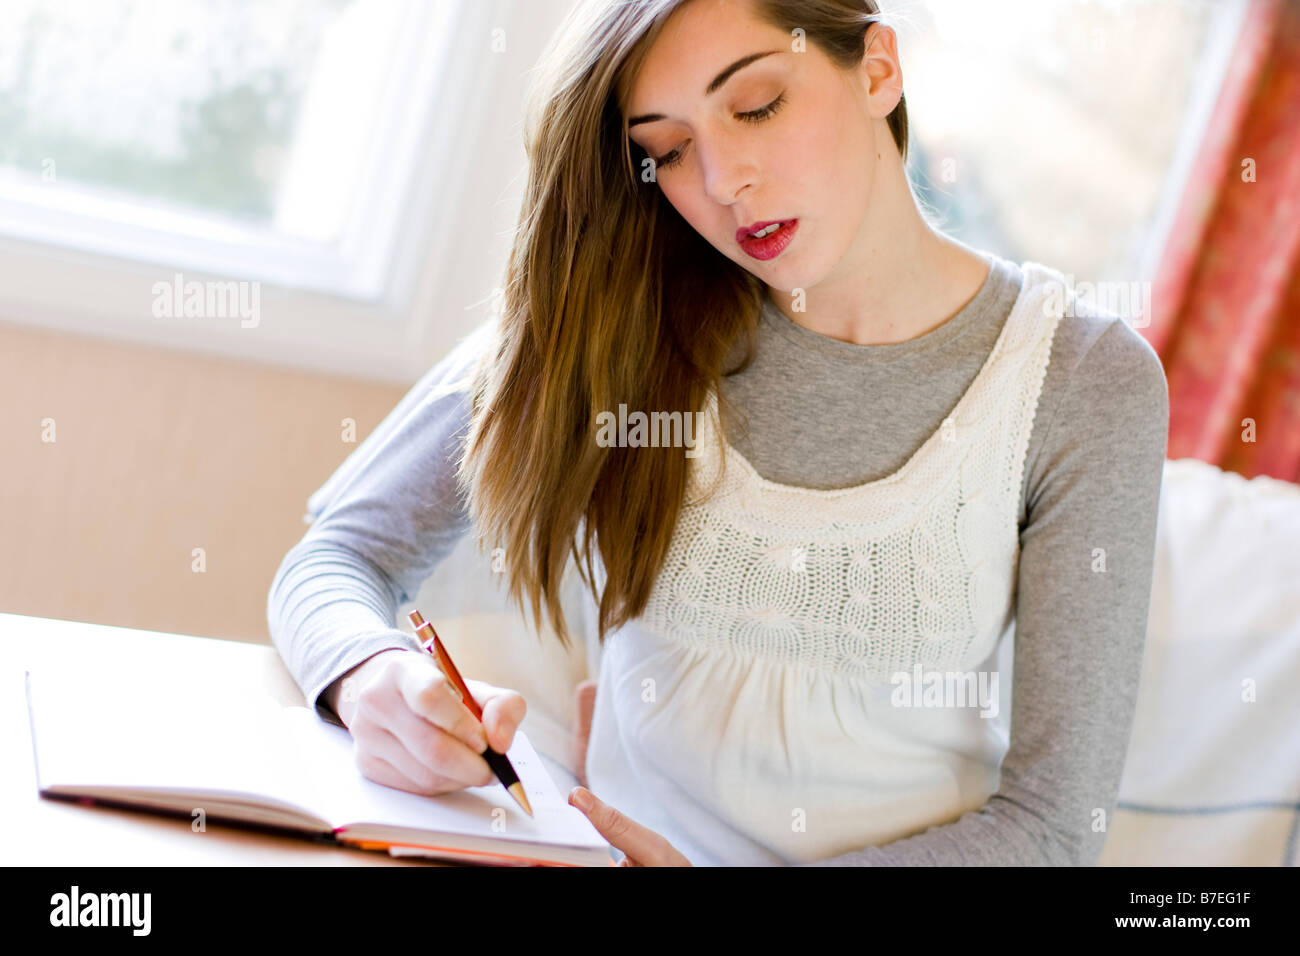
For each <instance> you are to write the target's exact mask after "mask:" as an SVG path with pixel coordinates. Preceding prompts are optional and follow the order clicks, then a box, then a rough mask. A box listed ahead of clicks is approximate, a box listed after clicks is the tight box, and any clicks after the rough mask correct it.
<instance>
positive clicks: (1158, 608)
mask: <svg viewBox="0 0 1300 956" xmlns="http://www.w3.org/2000/svg"><path fill="white" fill-rule="evenodd" d="M500 580H501V577H500V575H494V574H493V573H492V571H491V561H490V558H489V556H488V555H486V554H483V553H481V552H479V551H478V548H477V545H476V543H475V542H474V540H473V537H472V536H467V537H466V538H465V539H463V540H462V541H461V543H460V545H459V546H458V547H457V548H456V550H455V551H454V552H453V553H452V554H451V555H450V556H449V557H448V559H447V560H446V561H444V562H443V563H442V564H441V565H440V566H439V568H438V569H437V571H436V572H435V573H434V574H433V575H432V576H431V577H430V579H429V580H428V581H427V582H426V583H425V585H424V587H423V588H422V589H421V591H420V594H419V595H417V597H416V601H415V602H414V604H413V605H408V606H407V607H405V608H403V609H402V613H401V614H400V615H399V621H405V619H406V611H407V610H409V608H410V607H412V606H418V607H419V608H420V610H421V611H422V612H423V613H424V615H425V616H426V617H428V618H429V619H431V620H432V621H433V622H434V624H435V626H437V628H438V633H439V636H440V637H441V638H442V639H443V641H444V642H445V643H446V644H447V646H448V649H449V650H450V652H451V654H452V656H453V657H454V658H455V659H456V661H457V664H458V665H459V666H460V668H461V669H462V671H463V672H464V673H466V674H467V675H472V676H473V677H475V678H478V679H480V680H485V681H488V682H489V683H494V684H498V685H500V686H504V687H510V688H513V689H515V690H517V691H519V692H520V693H521V694H523V696H524V698H525V699H526V700H527V701H528V716H527V717H526V719H525V722H524V725H523V729H524V730H525V732H526V733H527V734H528V736H529V738H530V739H531V740H532V741H533V743H534V744H535V745H536V746H537V749H538V751H539V753H541V754H542V755H543V756H544V757H546V758H547V759H548V766H549V768H550V769H551V771H552V774H553V775H554V776H555V778H556V783H557V784H558V785H559V786H560V787H561V792H567V790H568V789H569V788H570V787H571V786H572V785H573V784H574V783H575V782H576V781H578V780H579V779H580V777H579V774H580V771H581V753H582V750H583V747H584V745H585V736H584V734H585V729H584V728H585V727H586V726H587V725H588V722H589V719H590V711H589V710H587V712H586V714H582V713H580V711H581V710H582V709H583V707H581V706H580V705H579V699H583V700H586V701H587V702H588V706H589V701H590V691H591V689H592V687H591V685H590V683H588V684H587V685H586V687H585V690H584V691H583V692H582V693H579V688H580V686H581V685H583V682H584V681H590V679H592V678H594V677H595V676H596V674H597V673H598V663H599V655H598V649H597V646H596V642H595V639H594V636H593V635H594V633H595V630H594V626H593V625H594V621H593V613H594V610H595V608H594V605H593V603H592V601H591V600H590V598H589V597H587V596H585V595H584V593H583V591H582V589H581V583H580V582H579V580H578V579H577V577H576V575H571V576H570V578H569V579H568V580H567V582H566V588H567V590H566V593H565V607H566V610H567V611H568V612H569V614H570V622H571V628H572V629H573V630H574V631H575V632H576V633H578V634H580V635H581V636H582V637H581V640H580V641H578V642H576V643H575V644H574V646H573V647H572V648H570V649H569V650H567V651H566V650H564V649H563V648H562V647H561V646H560V644H559V642H558V640H556V639H555V637H554V636H553V635H552V634H549V633H547V634H545V635H544V638H543V639H542V640H540V641H539V639H538V637H537V636H536V635H534V634H533V633H532V632H531V630H530V629H528V628H527V627H526V626H525V625H524V623H523V620H522V619H521V617H520V615H519V614H518V613H517V612H516V611H514V610H513V609H512V608H510V607H509V606H507V604H506V602H505V600H504V598H503V596H502V591H501V589H500V587H499V582H500ZM1148 628H1149V629H1148V635H1147V649H1146V657H1145V661H1144V664H1143V672H1142V682H1141V689H1140V692H1139V700H1138V708H1137V716H1136V719H1135V723H1134V729H1133V736H1132V741H1131V744H1130V749H1129V756H1128V761H1127V763H1126V766H1125V771H1124V776H1123V779H1122V782H1121V785H1120V796H1119V806H1118V808H1117V810H1116V813H1115V817H1114V819H1113V820H1112V821H1111V826H1110V833H1109V836H1108V838H1107V841H1106V844H1105V847H1104V849H1103V852H1102V857H1101V860H1100V863H1101V865H1125V866H1143V865H1192V864H1206V865H1265V866H1276V865H1291V866H1295V865H1297V863H1298V862H1300V859H1298V851H1297V839H1298V835H1297V829H1298V821H1300V485H1295V484H1291V483H1288V482H1283V481H1277V480H1274V479H1271V478H1255V479H1253V480H1250V481H1247V480H1246V479H1244V478H1242V477H1241V476H1239V475H1236V474H1234V473H1231V472H1224V471H1222V470H1220V469H1219V468H1216V467H1214V466H1212V465H1209V464H1206V463H1205V462H1201V461H1198V460H1195V459H1179V460H1174V461H1168V462H1166V463H1165V476H1164V486H1163V490H1162V493H1161V502H1160V516H1159V521H1158V525H1157V542H1156V561H1155V571H1154V576H1153V580H1152V596H1151V612H1150V617H1149V623H1148ZM1013 706H1014V703H1013Z"/></svg>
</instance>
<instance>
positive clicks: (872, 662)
mask: <svg viewBox="0 0 1300 956" xmlns="http://www.w3.org/2000/svg"><path fill="white" fill-rule="evenodd" d="M1013 94H1014V91H1008V95H1009V97H1010V96H1012V95H1013ZM525 136H526V146H527V151H528V156H529V161H530V164H529V172H528V177H529V178H528V187H527V191H526V196H525V200H524V208H523V212H522V215H521V219H520V228H519V231H518V234H517V237H516V239H515V245H514V249H513V252H512V255H511V258H510V262H509V269H508V275H507V281H506V283H505V284H504V290H505V295H504V300H503V303H502V308H501V314H500V316H499V317H498V318H497V319H496V320H495V321H494V322H493V323H490V324H488V325H485V326H484V327H483V328H481V329H480V330H479V334H477V335H475V336H473V337H471V338H470V339H467V340H465V342H463V343H462V345H461V346H460V347H458V348H457V349H456V350H455V351H454V352H453V353H452V354H451V355H450V356H448V358H447V359H445V360H444V361H443V362H442V363H440V364H439V366H438V367H437V368H435V369H434V370H433V372H432V373H431V374H430V375H429V376H426V378H425V380H424V381H422V382H421V383H420V385H419V386H417V388H416V389H415V390H414V391H413V393H412V395H413V396H414V395H417V394H418V395H420V396H423V400H422V401H420V403H419V404H418V405H416V404H415V403H414V402H410V403H409V405H408V407H407V408H406V409H405V410H403V412H402V415H401V419H400V422H399V423H398V424H397V426H396V428H395V430H390V431H389V432H388V433H386V434H384V435H383V436H382V437H380V438H376V439H375V440H373V441H368V442H367V445H370V446H371V447H369V448H365V447H363V448H362V449H359V450H358V452H357V454H356V455H355V456H354V458H355V459H356V460H355V461H354V462H353V463H352V470H351V472H350V473H349V476H348V479H347V481H346V482H345V483H343V487H341V488H340V489H338V490H337V492H336V493H335V494H334V496H333V500H331V501H330V502H328V503H327V506H326V507H325V508H324V511H323V513H322V514H321V516H320V517H319V518H318V520H317V522H316V524H315V525H314V526H313V528H312V529H311V531H309V532H308V534H307V535H306V536H305V537H304V539H303V542H301V543H300V544H299V545H298V546H296V548H295V549H294V550H293V551H292V552H290V555H289V556H287V557H286V560H285V563H284V564H283V565H282V567H281V569H280V572H279V574H278V575H277V579H276V582H275V584H274V585H273V587H272V594H271V603H270V609H269V610H270V620H271V626H272V633H273V636H274V638H275V640H276V644H277V646H279V647H280V649H281V652H282V654H283V655H284V657H285V660H286V661H287V662H288V664H289V667H290V669H291V671H292V672H293V673H294V675H295V677H296V678H297V679H298V681H299V683H300V685H302V687H303V689H304V693H306V694H307V696H308V699H310V700H313V701H318V702H319V703H320V705H321V706H322V707H324V706H328V707H331V708H333V709H334V710H336V711H337V713H338V715H339V718H340V719H341V720H342V721H343V722H344V723H345V724H346V725H347V726H348V727H349V729H350V730H351V732H352V734H353V737H354V739H355V741H356V747H357V758H358V763H359V765H360V767H361V768H362V770H363V772H365V773H366V774H367V775H368V776H370V777H372V778H374V779H376V780H379V781H381V782H383V783H387V784H389V785H391V786H395V787H401V788H403V789H407V790H413V791H416V792H423V793H438V792H443V791H445V790H447V789H453V788H455V787H460V786H465V785H472V784H483V783H487V782H490V780H491V777H490V775H489V773H488V771H487V765H486V763H485V762H484V761H483V760H482V758H481V757H480V756H478V755H479V754H480V753H481V752H482V750H483V746H484V739H485V738H483V737H482V735H481V731H479V730H478V728H477V727H475V726H474V724H473V721H472V720H471V719H469V718H468V713H467V712H466V711H465V710H464V708H463V707H461V706H460V705H459V704H458V703H457V701H456V700H455V698H454V697H453V696H452V695H451V694H450V693H449V692H448V690H447V688H446V686H445V684H444V683H443V682H442V681H441V680H440V678H439V677H438V675H437V673H436V671H434V669H433V668H431V667H430V666H429V661H428V660H427V656H426V655H423V654H422V652H420V651H419V648H418V645H416V644H414V642H413V640H412V639H411V637H410V636H409V635H407V634H405V632H402V631H399V630H396V629H395V628H393V626H392V623H393V615H394V611H395V609H396V606H397V605H398V603H400V602H403V601H406V600H408V599H409V597H410V596H411V595H413V594H414V593H415V592H416V591H417V590H418V588H419V586H420V583H421V582H422V581H423V580H424V578H425V577H426V576H427V574H428V572H429V570H430V569H431V568H432V567H433V566H434V565H435V564H436V563H437V561H438V560H440V559H441V557H442V555H444V554H445V553H446V552H447V551H448V550H449V549H450V546H451V542H452V541H454V540H455V539H456V537H457V536H458V535H460V534H463V533H466V532H467V531H469V530H470V529H474V530H475V532H476V533H477V534H478V535H479V536H480V540H481V542H483V543H485V544H487V545H489V546H491V547H499V548H501V549H502V551H501V552H500V553H501V554H504V556H505V563H506V566H507V571H508V577H509V584H510V594H511V595H512V596H513V597H514V598H515V599H516V600H518V602H519V603H520V606H521V608H522V607H523V605H524V604H525V603H528V604H529V605H530V606H531V609H532V613H533V616H534V618H535V619H537V620H540V619H541V617H542V615H543V610H545V613H546V616H548V617H549V618H550V620H551V621H552V623H553V625H554V627H555V630H556V633H557V634H558V635H559V637H560V638H561V639H562V640H567V637H568V630H567V626H566V624H565V621H564V614H563V611H562V608H561V605H560V582H561V579H562V577H563V575H564V573H565V571H566V568H569V567H571V566H572V565H571V562H573V564H576V566H577V568H578V569H579V570H580V572H581V575H582V578H583V580H584V582H585V583H586V584H587V585H588V586H589V587H590V590H591V594H592V597H593V599H594V600H595V601H596V603H597V605H598V627H597V631H598V633H597V634H596V635H594V636H595V637H596V638H597V639H598V640H599V641H600V649H601V655H600V672H599V681H598V684H597V693H596V701H595V713H594V717H593V723H592V728H591V737H590V743H589V747H588V751H587V757H586V774H587V779H588V782H589V783H590V785H591V789H590V790H587V789H586V788H583V787H579V788H576V789H575V790H574V791H573V794H572V795H571V800H573V802H574V803H575V805H577V806H580V807H581V808H582V809H583V810H584V812H587V813H588V816H589V818H590V819H591V820H592V822H593V824H594V825H595V826H596V827H597V829H599V830H600V831H601V832H602V833H604V834H605V835H606V837H607V838H608V839H609V840H610V842H611V844H612V845H613V846H614V847H615V848H616V849H617V850H618V851H619V856H620V857H621V862H622V864H623V865H687V864H704V865H723V864H759V865H772V864H777V865H779V864H811V863H830V864H836V865H843V864H856V865H880V864H917V863H926V864H931V863H932V864H954V863H985V864H998V863H1002V864H1006V863H1025V864H1032V863H1066V864H1090V863H1092V862H1094V861H1095V860H1096V859H1097V857H1098V855H1099V854H1100V851H1101V846H1102V843H1103V841H1104V839H1105V834H1106V828H1107V826H1108V824H1109V818H1110V815H1111V814H1112V812H1113V808H1114V806H1115V803H1116V798H1117V792H1118V787H1119V779H1120V774H1121V771H1122V768H1123V764H1124V756H1125V749H1126V746H1127V741H1128V734H1129V730H1130V727H1131V723H1132V719H1133V712H1134V705H1135V697H1136V690H1137V681H1138V675H1139V672H1140V665H1141V659H1142V652H1143V644H1144V637H1145V631H1146V616H1147V604H1148V599H1149V593H1150V583H1151V570H1152V562H1153V549H1154V539H1155V522H1156V514H1157V505H1158V499H1159V491H1160V481H1161V475H1162V469H1163V462H1164V451H1165V435H1166V429H1167V416H1168V408H1167V398H1166V391H1165V382H1164V376H1163V374H1162V372H1161V367H1160V364H1159V360H1158V359H1157V358H1156V356H1155V353H1154V351H1153V350H1151V348H1150V347H1149V346H1148V345H1147V344H1146V343H1145V341H1144V340H1143V339H1142V338H1141V337H1140V336H1139V335H1137V334H1136V333H1135V332H1134V331H1132V329H1130V328H1129V327H1128V326H1127V325H1126V324H1125V323H1124V322H1123V321H1122V320H1120V319H1119V318H1117V317H1115V316H1109V315H1099V314H1092V313H1090V312H1089V311H1088V310H1085V309H1083V308H1082V307H1081V303H1079V302H1078V301H1077V300H1076V299H1075V298H1074V297H1073V296H1072V295H1071V294H1070V292H1069V289H1068V288H1067V287H1066V283H1065V280H1064V277H1063V276H1061V274H1060V273H1059V272H1056V271H1055V270H1053V269H1050V268H1048V267H1045V266H1042V265H1039V264H1037V263H1033V262H1026V263H1023V264H1020V265H1017V264H1015V263H1013V262H1010V261H1008V260H1005V259H1002V258H1001V257H999V256H997V255H996V254H993V253H989V252H982V251H977V250H973V249H970V248H968V247H966V246H965V245H963V244H961V243H960V242H957V241H955V240H954V239H952V238H949V237H947V236H944V235H943V234H941V233H940V232H939V231H937V230H936V229H934V228H932V227H931V226H930V225H929V224H928V223H927V221H926V220H925V218H924V217H923V216H922V215H921V214H920V212H919V211H918V208H917V204H916V201H915V198H914V196H913V193H912V190H911V188H910V185H909V182H908V178H907V174H906V171H905V160H906V156H907V142H908V130H907V117H906V110H905V103H904V99H903V76H902V70H901V66H900V62H899V57H898V49H897V40H896V36H895V34H894V32H893V30H892V29H890V27H889V26H887V25H886V24H885V23H883V22H882V20H881V17H880V15H879V12H878V11H877V9H876V7H875V5H874V3H873V2H871V0H583V2H579V3H578V4H577V5H576V6H575V8H574V10H573V11H572V12H571V14H570V16H569V17H568V19H567V20H566V21H565V23H564V25H563V26H562V28H561V29H560V31H559V32H558V34H557V36H556V38H555V40H554V41H553V44H552V47H551V49H550V50H549V51H548V54H547V56H546V57H545V59H544V60H543V63H542V64H541V69H540V71H539V73H538V79H537V81H536V86H535V92H534V98H533V100H532V102H531V105H530V110H529V115H528V123H527V126H526V133H525ZM435 386H436V387H435ZM404 404H407V403H404ZM620 406H623V409H622V412H623V413H625V412H626V410H628V409H630V410H632V411H633V412H638V411H639V412H643V413H645V414H646V415H647V417H649V416H653V415H656V414H661V415H665V414H666V415H671V414H672V413H678V414H679V418H680V416H681V415H686V416H687V417H688V418H690V420H691V421H695V420H696V419H695V417H694V416H695V413H699V417H698V421H699V424H700V427H701V429H702V431H701V432H700V433H699V434H697V435H694V436H691V435H690V433H689V432H686V433H684V435H683V437H682V440H680V441H677V442H676V444H675V445H674V442H673V441H666V442H657V441H656V442H653V443H650V442H645V441H635V440H622V432H621V431H620V441H619V442H615V443H611V442H610V441H608V440H604V441H601V440H597V436H598V434H604V435H605V437H606V438H608V437H609V432H608V430H605V431H604V432H601V431H600V428H599V425H600V423H601V422H602V421H604V422H608V420H609V416H610V415H613V414H619V413H620ZM652 428H653V426H652ZM669 434H670V433H669V432H667V431H665V432H663V435H664V436H665V437H667V436H669ZM642 437H644V436H642ZM656 437H658V435H656ZM674 437H675V436H674ZM692 437H693V438H694V439H695V440H694V441H691V440H690V438H692ZM665 445H666V446H667V447H665ZM525 595H526V596H527V602H525V600H524V598H525ZM1013 665H1014V667H1013ZM1013 673H1014V694H1012V686H1011V685H1012V675H1013ZM348 678H350V679H351V681H350V683H349V682H348V681H347V680H346V679H348ZM344 688H351V689H350V690H345V689H344ZM476 693H478V694H480V695H481V696H480V700H486V705H485V707H484V711H485V724H486V727H487V738H486V739H488V740H490V741H491V743H492V745H493V746H494V747H496V748H497V749H498V750H504V749H506V747H507V746H508V745H509V742H510V740H511V738H512V735H513V733H514V730H515V728H516V727H517V726H518V724H519V722H520V721H521V720H522V719H523V716H524V710H525V708H524V701H523V700H522V698H521V697H520V695H518V694H517V693H515V692H513V691H510V690H508V689H505V688H496V687H489V686H486V685H480V686H479V687H478V688H477V690H476ZM1013 698H1014V702H1015V706H1014V711H1012V708H1011V702H1012V699H1013ZM588 801H589V802H588Z"/></svg>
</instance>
